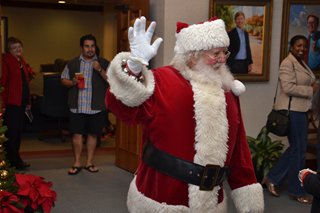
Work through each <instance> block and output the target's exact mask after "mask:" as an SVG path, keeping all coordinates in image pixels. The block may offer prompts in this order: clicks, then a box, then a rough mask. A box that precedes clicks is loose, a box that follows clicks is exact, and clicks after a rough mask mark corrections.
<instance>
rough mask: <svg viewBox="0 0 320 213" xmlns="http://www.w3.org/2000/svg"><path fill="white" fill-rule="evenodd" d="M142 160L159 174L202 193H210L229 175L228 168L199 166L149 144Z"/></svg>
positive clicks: (210, 165)
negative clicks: (198, 189)
mask: <svg viewBox="0 0 320 213" xmlns="http://www.w3.org/2000/svg"><path fill="white" fill-rule="evenodd" d="M142 159H143V161H144V162H145V163H146V164H147V165H149V166H150V167H153V168H155V169H156V170H158V171H159V172H161V173H164V174H166V175H168V176H171V177H173V178H176V179H179V180H181V181H184V182H187V183H190V184H193V185H197V186H199V187H200V190H204V191H210V190H212V189H213V188H214V187H215V186H218V185H221V184H222V182H223V181H224V180H225V179H226V178H227V177H228V174H229V168H228V167H220V166H217V165H212V164H207V165H206V166H201V165H199V164H195V163H192V162H189V161H186V160H183V159H180V158H177V157H175V156H173V155H170V154H168V153H166V152H164V151H161V150H159V149H157V148H156V147H154V146H153V144H152V143H150V142H149V143H147V144H146V146H145V148H144V151H143V155H142Z"/></svg>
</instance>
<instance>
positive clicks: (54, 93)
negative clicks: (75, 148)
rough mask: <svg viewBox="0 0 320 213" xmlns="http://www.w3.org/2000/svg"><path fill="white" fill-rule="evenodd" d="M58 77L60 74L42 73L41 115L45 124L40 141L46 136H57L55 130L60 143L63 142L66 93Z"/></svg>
mask: <svg viewBox="0 0 320 213" xmlns="http://www.w3.org/2000/svg"><path fill="white" fill-rule="evenodd" d="M60 76H61V73H55V72H52V73H50V72H47V73H43V102H42V113H43V114H44V115H45V117H46V122H44V126H43V131H42V132H41V136H40V138H39V139H40V140H41V139H44V137H47V136H48V135H51V136H53V135H57V134H56V133H57V130H58V135H59V136H61V139H62V141H64V140H65V136H66V134H65V133H66V132H67V131H66V130H67V126H68V125H67V124H68V117H69V107H68V91H67V88H65V87H63V86H62V84H61V77H60ZM50 129H51V131H50ZM48 130H49V131H48Z"/></svg>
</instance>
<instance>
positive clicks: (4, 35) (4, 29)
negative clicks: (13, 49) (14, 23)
mask: <svg viewBox="0 0 320 213" xmlns="http://www.w3.org/2000/svg"><path fill="white" fill-rule="evenodd" d="M7 39H8V17H4V16H2V17H1V53H4V52H5V50H6V47H7Z"/></svg>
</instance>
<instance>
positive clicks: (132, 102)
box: [107, 52, 155, 107]
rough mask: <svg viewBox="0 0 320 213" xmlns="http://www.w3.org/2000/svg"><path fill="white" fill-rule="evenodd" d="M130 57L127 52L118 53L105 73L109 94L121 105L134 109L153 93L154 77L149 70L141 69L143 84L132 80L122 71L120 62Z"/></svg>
mask: <svg viewBox="0 0 320 213" xmlns="http://www.w3.org/2000/svg"><path fill="white" fill-rule="evenodd" d="M129 56H130V53H128V52H122V53H119V54H118V55H116V56H115V57H114V59H113V60H112V61H111V64H110V67H109V69H108V72H107V76H108V82H109V85H110V92H111V93H112V94H114V95H115V96H116V98H117V99H119V100H120V101H121V102H122V103H123V104H125V105H127V106H129V107H136V106H139V105H141V104H142V103H143V102H144V101H146V100H147V99H148V98H149V97H150V96H151V95H152V94H153V92H154V84H155V83H154V77H153V74H152V72H151V71H150V70H147V68H146V67H143V70H142V75H143V76H144V82H143V83H140V82H137V81H135V80H134V79H132V78H131V77H130V76H129V75H127V74H126V73H125V72H123V70H122V64H121V63H122V61H123V60H127V59H128V58H129Z"/></svg>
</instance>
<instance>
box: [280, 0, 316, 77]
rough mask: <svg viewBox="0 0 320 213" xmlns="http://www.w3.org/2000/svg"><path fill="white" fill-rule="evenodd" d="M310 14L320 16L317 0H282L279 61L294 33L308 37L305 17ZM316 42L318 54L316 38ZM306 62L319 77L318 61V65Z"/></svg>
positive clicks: (284, 54) (282, 57)
mask: <svg viewBox="0 0 320 213" xmlns="http://www.w3.org/2000/svg"><path fill="white" fill-rule="evenodd" d="M310 14H313V15H316V16H317V17H318V18H320V2H319V0H284V1H283V17H282V32H281V35H282V38H281V52H280V63H281V61H282V60H283V59H284V58H285V57H286V56H287V55H288V52H289V42H290V39H291V38H292V37H293V36H294V35H304V36H306V38H308V34H309V33H308V27H307V17H308V15H310ZM319 33H320V30H319V28H318V34H319ZM319 35H320V34H319ZM313 42H314V41H313ZM317 44H318V45H317V46H318V48H317V51H318V54H320V49H319V48H320V47H319V46H320V40H318V42H317ZM309 45H310V44H309ZM311 46H312V44H311ZM311 46H310V47H311ZM308 51H309V50H308ZM314 51H316V48H315V49H314ZM305 60H306V62H307V60H308V59H305ZM317 61H319V60H317ZM319 62H320V61H319ZM307 64H308V65H309V67H310V68H311V70H312V71H313V72H314V74H315V75H316V77H317V78H320V63H319V64H318V65H319V66H317V65H314V63H310V64H309V62H307Z"/></svg>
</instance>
